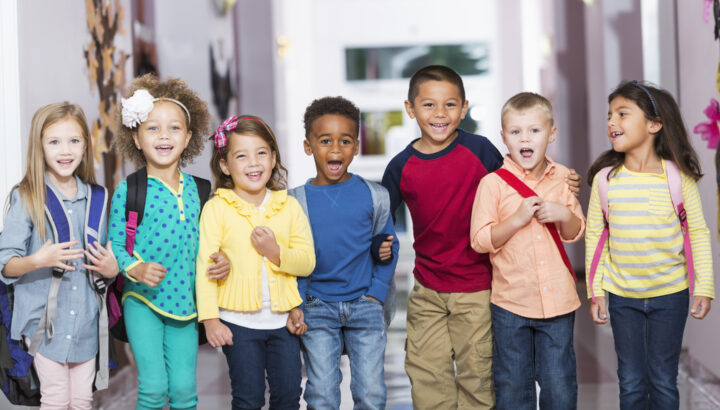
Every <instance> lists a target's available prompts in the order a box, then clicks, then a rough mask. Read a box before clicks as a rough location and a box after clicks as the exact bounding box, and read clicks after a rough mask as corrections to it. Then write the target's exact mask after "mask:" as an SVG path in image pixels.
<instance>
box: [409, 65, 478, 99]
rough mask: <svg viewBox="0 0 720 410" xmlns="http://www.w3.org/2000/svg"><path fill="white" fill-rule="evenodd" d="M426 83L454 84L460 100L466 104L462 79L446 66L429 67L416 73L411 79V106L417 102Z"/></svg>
mask: <svg viewBox="0 0 720 410" xmlns="http://www.w3.org/2000/svg"><path fill="white" fill-rule="evenodd" d="M426 81H447V82H449V83H451V84H454V85H455V86H456V87H457V88H458V91H459V92H460V100H462V101H461V102H462V103H463V104H464V103H465V86H463V81H462V78H460V75H459V74H458V73H456V72H455V70H453V69H452V68H450V67H447V66H444V65H429V66H426V67H423V68H421V69H419V70H417V71H416V72H415V74H413V75H412V77H410V87H409V88H408V101H409V102H410V104H413V103H414V102H415V97H417V95H418V89H419V88H420V84H422V83H424V82H426Z"/></svg>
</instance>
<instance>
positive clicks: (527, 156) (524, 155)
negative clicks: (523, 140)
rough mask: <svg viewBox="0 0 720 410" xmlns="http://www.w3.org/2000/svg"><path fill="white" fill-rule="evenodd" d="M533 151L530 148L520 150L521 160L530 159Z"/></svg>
mask: <svg viewBox="0 0 720 410" xmlns="http://www.w3.org/2000/svg"><path fill="white" fill-rule="evenodd" d="M534 152H535V151H534V150H533V149H532V148H520V156H521V157H522V158H523V159H530V158H532V156H533V153H534Z"/></svg>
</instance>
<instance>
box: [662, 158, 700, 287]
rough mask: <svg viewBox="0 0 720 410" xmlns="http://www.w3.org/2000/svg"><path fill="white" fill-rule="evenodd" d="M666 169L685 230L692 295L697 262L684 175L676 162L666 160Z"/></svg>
mask: <svg viewBox="0 0 720 410" xmlns="http://www.w3.org/2000/svg"><path fill="white" fill-rule="evenodd" d="M665 170H666V173H667V179H668V188H669V189H670V200H671V201H672V204H673V209H674V210H675V214H676V215H677V216H678V218H679V219H680V226H681V227H682V231H683V248H684V249H685V262H686V265H687V271H688V281H689V282H690V296H692V295H693V291H694V289H695V264H694V263H693V254H692V246H691V244H690V229H689V227H688V222H687V215H686V213H685V204H684V203H683V195H682V177H681V175H680V169H678V167H677V165H675V163H674V162H672V161H669V160H665Z"/></svg>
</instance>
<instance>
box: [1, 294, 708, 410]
mask: <svg viewBox="0 0 720 410" xmlns="http://www.w3.org/2000/svg"><path fill="white" fill-rule="evenodd" d="M401 307H402V306H401ZM585 315H586V311H585V308H581V310H579V311H578V315H577V318H576V324H575V349H576V354H577V361H578V369H579V371H578V382H579V389H578V397H579V403H578V408H579V409H581V410H614V409H617V408H618V405H617V396H618V387H617V380H616V376H615V366H616V360H615V353H614V351H613V350H612V335H611V334H610V331H609V326H606V327H597V326H594V325H592V324H591V323H590V322H589V320H586V317H585ZM404 343H405V317H404V312H402V311H399V312H398V314H397V315H396V317H395V320H393V323H392V325H391V328H390V330H389V331H388V345H387V349H386V360H385V379H386V383H387V387H388V403H387V408H388V409H391V410H406V409H411V408H412V402H411V399H410V382H409V380H408V378H407V375H406V374H405V370H404V368H403V360H404V356H405V354H404V349H403V347H404ZM691 362H692V361H691V360H690V359H689V358H684V359H683V369H684V370H683V371H682V372H681V374H680V377H679V379H678V385H679V387H680V395H681V401H682V403H681V407H680V408H681V410H713V409H715V410H717V409H720V405H718V404H717V403H715V402H713V400H712V399H711V397H717V396H716V390H720V388H719V387H718V386H717V385H716V384H714V380H713V379H714V377H712V375H708V374H704V373H703V372H702V368H701V367H698V366H696V364H694V363H691ZM341 364H342V370H343V383H342V386H341V392H342V398H343V402H342V406H341V409H352V399H351V397H350V388H349V379H350V374H349V368H348V362H347V358H346V357H344V358H343V360H342V362H341ZM688 369H692V371H690V370H688ZM197 380H198V393H199V395H200V404H199V406H198V408H199V409H201V410H215V409H229V408H230V382H229V379H228V376H227V364H226V362H225V357H224V356H223V354H222V352H220V351H217V350H214V349H211V348H209V347H208V346H203V347H202V348H201V349H200V353H199V356H198V373H197ZM111 385H112V390H111V391H108V392H105V393H103V394H101V395H97V396H96V403H95V404H96V408H98V409H112V410H132V409H134V408H135V395H136V385H135V375H134V374H133V373H132V370H131V369H130V368H126V370H125V371H124V372H123V373H122V374H118V375H115V376H113V379H112V380H111ZM4 400H5V398H4V396H2V395H0V409H13V410H19V409H25V408H23V407H15V406H11V405H10V404H8V403H7V402H5V401H4ZM302 408H303V409H304V408H305V403H304V402H303V403H302Z"/></svg>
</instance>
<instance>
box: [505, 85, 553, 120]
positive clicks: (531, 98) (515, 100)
mask: <svg viewBox="0 0 720 410" xmlns="http://www.w3.org/2000/svg"><path fill="white" fill-rule="evenodd" d="M530 108H540V109H541V110H543V111H545V113H546V114H547V116H548V120H549V121H550V125H551V126H552V125H554V123H555V121H554V119H553V109H552V104H550V101H548V99H547V98H545V97H543V96H542V95H540V94H535V93H530V92H523V93H518V94H515V95H513V96H512V97H510V99H509V100H507V102H505V104H504V105H503V107H502V111H501V112H500V122H501V123H502V124H503V126H504V125H505V114H507V113H508V112H509V111H525V110H528V109H530Z"/></svg>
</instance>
